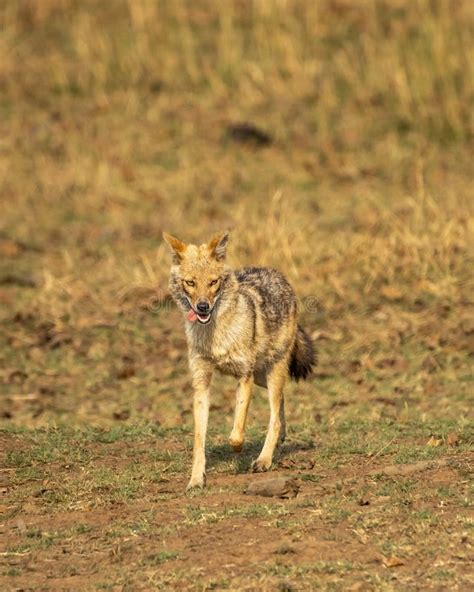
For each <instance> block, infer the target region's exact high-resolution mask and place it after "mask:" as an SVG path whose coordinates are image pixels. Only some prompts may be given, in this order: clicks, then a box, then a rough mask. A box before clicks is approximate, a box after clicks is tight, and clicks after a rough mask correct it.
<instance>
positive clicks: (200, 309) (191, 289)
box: [163, 232, 231, 325]
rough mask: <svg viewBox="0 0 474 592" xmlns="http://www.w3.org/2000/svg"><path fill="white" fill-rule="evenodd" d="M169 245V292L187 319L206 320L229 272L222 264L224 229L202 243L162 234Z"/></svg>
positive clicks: (224, 255)
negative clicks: (187, 241) (170, 259)
mask: <svg viewBox="0 0 474 592" xmlns="http://www.w3.org/2000/svg"><path fill="white" fill-rule="evenodd" d="M163 238H164V239H165V241H166V242H167V243H168V245H169V246H170V247H171V250H172V253H173V266H172V268H171V277H170V291H171V295H172V296H173V298H174V299H175V301H176V302H177V304H178V305H179V306H180V307H181V308H182V309H183V310H184V311H186V312H187V319H188V321H190V322H192V323H194V322H196V321H198V322H199V323H201V324H203V325H204V324H206V323H208V322H209V321H210V320H211V318H212V315H213V313H214V311H215V308H216V305H217V303H218V301H219V299H220V298H221V297H222V295H223V293H224V291H225V288H226V286H227V284H228V281H229V278H230V275H231V271H230V269H229V268H228V267H227V265H226V263H225V257H226V246H227V241H228V238H229V235H228V233H227V232H224V233H221V234H219V235H217V236H215V237H214V238H213V239H212V240H210V241H209V242H208V243H205V244H203V245H199V246H197V245H187V244H186V243H183V242H182V241H180V240H179V239H177V238H175V237H174V236H171V235H170V234H167V233H166V232H164V233H163Z"/></svg>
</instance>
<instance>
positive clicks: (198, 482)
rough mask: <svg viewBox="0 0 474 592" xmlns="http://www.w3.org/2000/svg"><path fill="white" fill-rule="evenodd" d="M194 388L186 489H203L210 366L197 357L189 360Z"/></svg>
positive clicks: (210, 376)
mask: <svg viewBox="0 0 474 592" xmlns="http://www.w3.org/2000/svg"><path fill="white" fill-rule="evenodd" d="M190 368H191V373H192V377H193V388H194V404H193V408H194V449H193V469H192V472H191V479H190V481H189V483H188V487H187V489H188V490H189V489H192V488H194V487H204V485H205V482H206V452H205V445H206V431H207V421H208V417H209V387H210V384H211V378H212V366H211V364H210V363H209V362H206V361H205V360H203V359H202V358H199V357H191V358H190Z"/></svg>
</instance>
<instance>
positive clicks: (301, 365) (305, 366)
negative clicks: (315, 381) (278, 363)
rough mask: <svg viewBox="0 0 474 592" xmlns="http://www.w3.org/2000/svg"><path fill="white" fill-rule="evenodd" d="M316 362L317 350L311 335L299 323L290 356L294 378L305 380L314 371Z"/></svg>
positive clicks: (289, 369)
mask: <svg viewBox="0 0 474 592" xmlns="http://www.w3.org/2000/svg"><path fill="white" fill-rule="evenodd" d="M315 364H316V351H315V349H314V346H313V342H312V341H311V339H310V337H309V335H308V334H307V333H305V331H304V329H302V328H301V327H300V326H299V325H298V327H297V329H296V338H295V344H294V346H293V351H292V352H291V357H290V366H289V368H288V371H289V373H290V377H291V378H292V379H293V380H296V381H298V380H299V379H300V378H302V379H303V380H304V379H306V378H308V376H309V375H310V374H311V372H312V371H313V366H314V365H315Z"/></svg>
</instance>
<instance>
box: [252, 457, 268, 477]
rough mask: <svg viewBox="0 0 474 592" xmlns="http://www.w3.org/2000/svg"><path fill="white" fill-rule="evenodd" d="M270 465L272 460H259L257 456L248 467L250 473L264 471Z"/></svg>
mask: <svg viewBox="0 0 474 592" xmlns="http://www.w3.org/2000/svg"><path fill="white" fill-rule="evenodd" d="M271 466H272V461H267V460H261V459H259V458H257V460H254V461H253V463H252V465H251V467H250V469H251V471H252V473H265V472H266V471H268V469H269V468H270V467H271Z"/></svg>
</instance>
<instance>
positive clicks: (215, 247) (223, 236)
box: [207, 231, 229, 261]
mask: <svg viewBox="0 0 474 592" xmlns="http://www.w3.org/2000/svg"><path fill="white" fill-rule="evenodd" d="M228 240H229V233H228V232H227V231H226V232H221V233H220V234H218V235H217V236H215V237H214V238H213V239H212V240H211V241H210V242H209V243H208V245H207V248H208V249H209V251H210V253H211V256H212V257H214V259H216V260H217V261H224V259H225V256H226V250H227V241H228Z"/></svg>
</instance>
